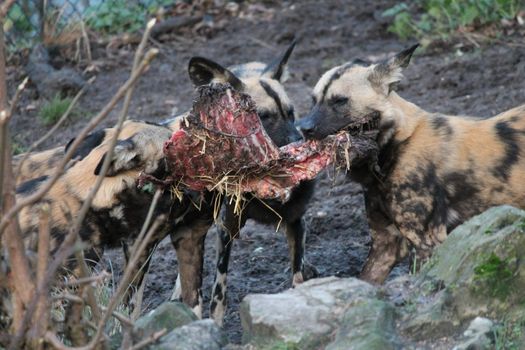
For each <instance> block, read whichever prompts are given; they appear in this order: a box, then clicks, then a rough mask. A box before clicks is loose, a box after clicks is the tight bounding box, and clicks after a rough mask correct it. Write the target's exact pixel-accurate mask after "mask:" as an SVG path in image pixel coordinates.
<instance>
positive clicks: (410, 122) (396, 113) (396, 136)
mask: <svg viewBox="0 0 525 350" xmlns="http://www.w3.org/2000/svg"><path fill="white" fill-rule="evenodd" d="M378 110H379V112H380V113H381V122H380V125H379V129H380V134H379V137H378V143H379V146H380V147H382V146H384V145H386V144H387V143H388V142H389V141H391V140H392V138H393V141H395V142H399V143H401V142H404V141H406V140H407V139H409V138H410V137H411V136H412V134H413V133H414V131H415V130H416V129H417V128H418V126H419V125H420V124H421V122H422V121H423V120H424V119H425V116H426V115H427V114H428V112H426V111H425V110H423V109H421V108H419V107H418V106H416V105H415V104H413V103H411V102H408V101H407V100H405V99H403V98H402V97H400V96H399V95H398V94H397V93H395V92H394V91H392V92H391V93H390V94H389V95H388V97H387V98H386V102H385V103H384V104H382V106H380V107H379V108H378Z"/></svg>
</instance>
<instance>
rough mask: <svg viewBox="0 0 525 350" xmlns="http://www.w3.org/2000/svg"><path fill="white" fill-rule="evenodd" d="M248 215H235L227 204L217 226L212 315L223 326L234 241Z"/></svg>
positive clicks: (223, 207) (222, 210)
mask: <svg viewBox="0 0 525 350" xmlns="http://www.w3.org/2000/svg"><path fill="white" fill-rule="evenodd" d="M246 219H247V217H246V215H241V216H240V217H239V216H238V215H235V214H234V212H233V207H232V206H231V205H229V204H227V203H225V204H224V205H223V206H222V209H221V213H220V217H219V222H218V225H217V248H216V249H217V257H216V267H217V270H216V275H215V282H214V284H213V290H212V293H211V304H210V315H211V317H212V318H213V319H214V320H215V322H216V323H217V324H218V325H219V326H222V324H223V321H224V313H225V312H226V303H227V300H226V290H227V274H228V264H229V261H230V253H231V247H232V244H233V240H234V239H235V238H236V237H237V236H238V235H239V232H240V230H241V229H242V228H243V227H244V224H245V223H246Z"/></svg>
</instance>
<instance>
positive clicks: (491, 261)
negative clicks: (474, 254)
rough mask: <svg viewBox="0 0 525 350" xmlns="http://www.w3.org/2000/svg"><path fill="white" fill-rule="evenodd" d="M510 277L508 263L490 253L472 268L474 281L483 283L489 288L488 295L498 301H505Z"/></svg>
mask: <svg viewBox="0 0 525 350" xmlns="http://www.w3.org/2000/svg"><path fill="white" fill-rule="evenodd" d="M512 275H513V273H512V270H511V269H510V267H509V263H508V261H507V260H501V259H500V258H499V257H498V256H497V255H496V254H494V253H490V255H489V256H488V257H487V258H486V259H484V260H483V262H482V263H481V264H479V265H478V266H476V267H475V268H474V279H475V280H478V281H482V282H485V283H486V285H487V286H488V287H489V289H488V291H489V294H490V295H491V296H493V297H498V298H500V299H505V298H506V297H507V296H508V294H509V293H510V285H509V281H510V279H511V278H512Z"/></svg>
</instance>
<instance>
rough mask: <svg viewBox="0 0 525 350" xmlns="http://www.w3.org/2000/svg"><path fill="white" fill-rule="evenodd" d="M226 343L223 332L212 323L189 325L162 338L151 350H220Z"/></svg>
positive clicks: (199, 322)
mask: <svg viewBox="0 0 525 350" xmlns="http://www.w3.org/2000/svg"><path fill="white" fill-rule="evenodd" d="M227 343H228V339H227V337H226V334H225V333H224V331H223V330H221V329H220V328H219V326H217V325H216V324H215V322H214V321H212V320H210V319H208V320H202V321H196V322H192V323H189V324H187V325H185V326H182V327H180V328H177V329H175V330H173V331H171V332H170V333H168V334H166V335H165V336H163V337H162V338H161V340H160V343H157V344H154V345H152V346H150V349H151V350H221V349H222V348H223V347H224V346H225V345H226V344H227Z"/></svg>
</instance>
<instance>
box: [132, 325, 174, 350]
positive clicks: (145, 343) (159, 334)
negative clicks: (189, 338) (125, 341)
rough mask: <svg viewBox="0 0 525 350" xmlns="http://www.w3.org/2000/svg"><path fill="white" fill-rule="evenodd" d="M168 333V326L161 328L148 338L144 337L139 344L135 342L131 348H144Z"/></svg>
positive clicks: (136, 349) (133, 349) (135, 349)
mask: <svg viewBox="0 0 525 350" xmlns="http://www.w3.org/2000/svg"><path fill="white" fill-rule="evenodd" d="M166 333H167V330H166V328H164V329H161V330H160V331H158V332H155V333H153V334H152V335H150V336H149V337H147V338H146V339H143V340H142V341H140V342H138V343H137V344H135V345H134V346H132V347H131V348H130V350H138V349H142V348H144V347H146V346H148V345H150V344H151V343H154V342H156V341H157V340H159V338H160V337H162V336H163V335H164V334H166Z"/></svg>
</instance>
